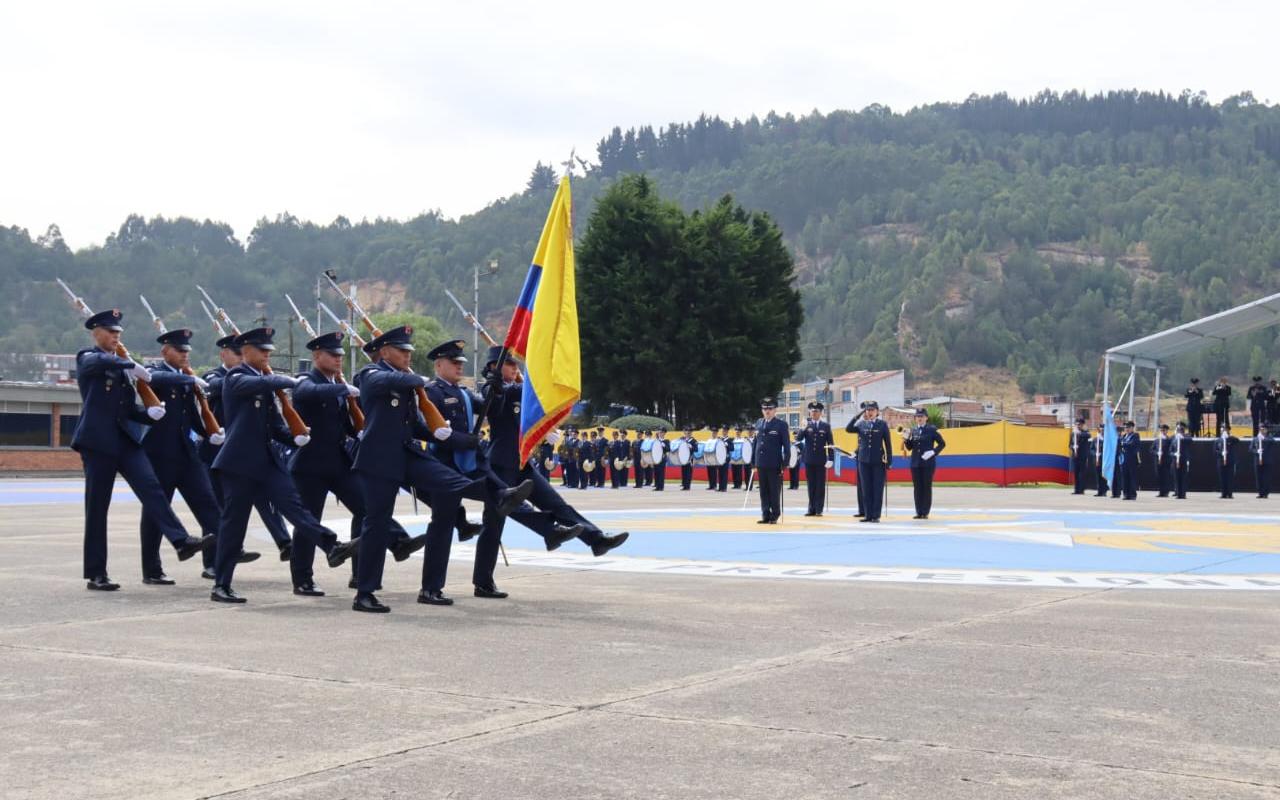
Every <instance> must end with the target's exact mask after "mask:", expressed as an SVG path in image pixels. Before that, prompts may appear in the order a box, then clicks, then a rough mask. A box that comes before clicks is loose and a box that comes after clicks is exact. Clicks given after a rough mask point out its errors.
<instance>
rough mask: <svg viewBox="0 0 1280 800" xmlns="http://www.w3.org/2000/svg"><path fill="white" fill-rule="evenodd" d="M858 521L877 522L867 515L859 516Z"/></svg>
mask: <svg viewBox="0 0 1280 800" xmlns="http://www.w3.org/2000/svg"><path fill="white" fill-rule="evenodd" d="M858 522H875V520H872V519H867V518H866V517H859V518H858Z"/></svg>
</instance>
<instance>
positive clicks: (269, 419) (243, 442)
mask: <svg viewBox="0 0 1280 800" xmlns="http://www.w3.org/2000/svg"><path fill="white" fill-rule="evenodd" d="M291 388H293V379H292V378H289V377H286V376H284V375H274V374H273V375H265V374H263V373H260V372H258V371H257V370H256V369H254V368H253V367H250V366H249V365H248V364H241V365H239V366H237V367H235V368H234V369H232V370H230V371H229V372H228V373H227V377H226V378H224V379H223V385H222V406H223V409H224V413H225V414H226V422H225V426H226V434H227V438H226V441H225V442H223V444H222V446H221V447H220V448H219V450H220V452H219V453H218V455H217V456H215V457H214V459H213V468H214V469H216V470H219V471H221V472H234V473H236V474H239V475H246V476H249V477H253V476H256V475H259V474H261V473H262V472H263V471H264V470H268V469H279V470H280V471H282V472H283V471H284V469H285V463H284V457H283V454H282V452H281V451H280V450H279V449H277V448H275V447H272V446H271V445H270V442H271V441H272V440H274V441H277V442H280V443H281V444H284V445H286V446H288V447H292V446H293V437H292V436H290V435H289V429H288V427H286V426H285V424H284V418H283V417H281V416H280V411H279V410H278V409H277V408H276V397H275V391H276V390H277V389H291Z"/></svg>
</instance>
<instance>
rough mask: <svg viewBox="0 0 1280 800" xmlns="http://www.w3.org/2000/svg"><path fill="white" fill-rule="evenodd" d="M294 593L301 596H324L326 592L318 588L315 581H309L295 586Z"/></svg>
mask: <svg viewBox="0 0 1280 800" xmlns="http://www.w3.org/2000/svg"><path fill="white" fill-rule="evenodd" d="M293 593H294V594H296V595H298V596H299V597H324V592H322V591H320V590H319V589H318V588H316V584H315V581H307V582H306V583H303V584H300V585H298V586H295V587H293Z"/></svg>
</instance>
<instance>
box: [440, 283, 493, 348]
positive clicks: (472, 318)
mask: <svg viewBox="0 0 1280 800" xmlns="http://www.w3.org/2000/svg"><path fill="white" fill-rule="evenodd" d="M444 293H445V294H447V295H448V296H449V299H450V300H452V301H453V304H454V305H455V306H457V307H458V311H459V312H461V313H462V318H463V319H464V320H466V321H467V322H468V323H469V324H470V325H471V327H473V328H475V329H476V332H477V333H479V334H480V335H481V336H483V337H484V340H485V341H486V342H488V343H489V346H490V347H497V346H498V340H497V339H494V338H493V337H492V336H490V335H489V332H488V331H486V330H485V329H484V326H483V325H481V324H480V320H478V319H476V315H475V314H472V313H471V312H470V311H468V310H467V309H466V307H465V306H463V305H462V303H460V302H459V301H458V298H456V297H454V296H453V292H451V291H449V290H448V289H445V290H444Z"/></svg>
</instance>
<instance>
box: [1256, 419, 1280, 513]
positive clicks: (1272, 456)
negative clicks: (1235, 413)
mask: <svg viewBox="0 0 1280 800" xmlns="http://www.w3.org/2000/svg"><path fill="white" fill-rule="evenodd" d="M1271 430H1272V425H1271V423H1270V422H1269V421H1263V422H1262V430H1261V431H1259V432H1258V434H1257V435H1256V436H1254V437H1253V439H1251V440H1250V441H1249V453H1250V456H1251V458H1250V460H1251V461H1253V478H1254V483H1255V484H1256V485H1257V487H1258V497H1260V498H1265V497H1267V496H1268V495H1270V494H1271V467H1272V466H1273V465H1274V464H1275V462H1276V455H1277V448H1278V447H1280V442H1277V441H1276V440H1275V439H1273V438H1272V437H1271Z"/></svg>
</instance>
